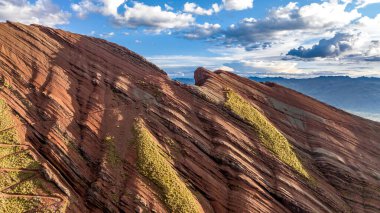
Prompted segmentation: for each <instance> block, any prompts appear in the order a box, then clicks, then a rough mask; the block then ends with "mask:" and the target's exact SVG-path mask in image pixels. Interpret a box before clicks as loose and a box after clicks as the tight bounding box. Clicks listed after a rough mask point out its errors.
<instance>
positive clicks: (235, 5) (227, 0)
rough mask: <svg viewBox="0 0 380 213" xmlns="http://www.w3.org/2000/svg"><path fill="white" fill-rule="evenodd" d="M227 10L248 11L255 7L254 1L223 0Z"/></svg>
mask: <svg viewBox="0 0 380 213" xmlns="http://www.w3.org/2000/svg"><path fill="white" fill-rule="evenodd" d="M223 7H224V9H226V10H246V9H249V8H252V7H253V0H223Z"/></svg>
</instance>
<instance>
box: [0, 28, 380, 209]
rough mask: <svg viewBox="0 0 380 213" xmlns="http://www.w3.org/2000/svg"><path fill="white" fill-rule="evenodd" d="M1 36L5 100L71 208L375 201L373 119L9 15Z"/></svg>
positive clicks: (345, 205)
mask: <svg viewBox="0 0 380 213" xmlns="http://www.w3.org/2000/svg"><path fill="white" fill-rule="evenodd" d="M0 41H1V47H0V65H1V68H0V72H1V73H0V75H1V79H2V80H1V82H0V86H1V92H0V99H2V100H4V101H5V102H6V104H7V105H8V106H9V109H10V110H9V113H11V114H13V116H12V117H13V119H14V120H15V122H18V123H22V125H18V126H15V127H12V126H11V127H12V129H11V130H12V131H17V134H18V135H20V136H21V138H23V140H22V143H23V144H25V145H27V146H31V147H33V150H35V152H38V153H39V155H40V156H41V157H42V158H43V159H42V160H39V159H36V158H33V159H35V160H37V161H38V162H48V163H47V164H43V163H41V165H42V168H41V173H49V174H51V175H50V176H48V177H50V178H48V177H47V178H46V180H44V182H43V183H45V182H52V183H54V186H57V187H55V189H54V190H55V193H56V194H57V195H58V194H59V195H60V196H62V197H63V198H64V199H65V200H67V203H66V207H65V211H66V212H78V211H80V212H132V211H135V212H146V211H154V212H173V211H174V212H191V211H193V210H194V209H196V210H195V211H198V212H349V211H362V212H376V211H379V210H380V206H379V203H380V202H379V200H380V191H378V189H380V184H379V180H380V171H379V170H378V166H377V165H379V164H380V161H379V158H378V156H379V155H380V142H379V138H380V131H379V130H380V124H379V123H377V122H371V121H368V120H365V119H361V118H359V117H356V116H352V115H351V114H349V113H345V112H343V111H341V110H337V109H335V108H332V107H330V106H328V105H326V104H323V103H321V102H319V101H316V100H314V99H312V98H309V97H306V96H304V95H302V94H300V93H297V92H294V91H292V90H290V89H287V88H285V87H282V86H278V85H276V84H263V83H258V82H254V81H251V80H249V79H245V78H242V77H239V76H237V75H235V74H233V73H228V72H224V71H216V72H211V71H209V70H207V69H204V68H199V69H197V70H196V71H195V74H194V75H195V76H194V78H195V82H196V85H195V86H190V85H184V84H181V83H179V82H175V81H172V80H170V79H169V77H168V75H167V74H166V73H165V72H163V71H162V70H161V69H159V68H158V67H157V66H155V65H153V64H151V63H149V62H147V61H146V60H145V59H144V58H143V57H141V56H138V55H137V54H135V53H133V52H131V51H130V50H128V49H126V48H124V47H120V46H117V45H116V44H113V43H109V42H107V41H105V40H100V39H95V38H91V37H87V36H81V35H78V34H72V33H69V32H65V31H62V30H56V29H51V28H46V27H43V26H37V25H32V26H26V25H22V24H18V23H9V22H8V23H3V24H0ZM228 91H229V92H230V94H233V97H237V98H236V99H228ZM229 100H230V101H231V102H228V101H229ZM234 100H244V101H238V102H239V103H238V104H236V105H235V104H234V102H233V101H234ZM240 102H242V103H244V104H243V105H241V103H240ZM239 109H244V110H239ZM245 112H249V113H247V114H245ZM16 115H17V116H16ZM259 124H264V125H265V126H266V127H267V128H261V127H260V125H259ZM8 131H9V130H6V131H5V132H8ZM2 140H3V142H4V141H5V142H7V140H8V139H6V138H5V139H2ZM8 142H9V141H8ZM282 150H287V151H286V152H282ZM147 153H148V154H147ZM284 153H285V154H284ZM14 155H15V153H10V156H14ZM32 157H33V156H32ZM7 158H8V156H5V158H4V159H7ZM152 159H155V160H152ZM292 162H296V164H294V163H292ZM0 165H1V164H0ZM297 165H298V166H297ZM300 167H301V168H303V169H304V171H306V173H304V172H302V170H300V169H299V168H300ZM3 169H4V168H3ZM39 171H40V170H39ZM47 171H50V172H47ZM157 174H162V175H157ZM7 175H8V174H7ZM7 175H6V176H7ZM2 177H5V176H2ZM51 177H54V178H51ZM167 180H170V181H167ZM24 181H25V180H21V181H20V183H23V182H24ZM358 191H360V194H358ZM37 192H39V191H38V190H37ZM2 193H3V194H4V193H5V192H2ZM3 194H2V195H3ZM173 195H176V196H173ZM16 196H22V195H16ZM28 199H29V198H28ZM7 200H8V198H4V197H0V201H1V202H3V201H4V202H5V201H7ZM29 201H30V200H29ZM41 203H42V204H41ZM49 204H51V203H49V202H48V201H45V200H41V201H40V203H33V205H43V206H49ZM18 205H23V203H18ZM54 205H55V206H56V208H57V209H60V208H62V207H63V206H62V205H61V204H54ZM43 206H42V207H33V206H32V207H29V206H23V207H24V208H31V209H29V210H33V209H36V208H44V207H43ZM8 207H9V206H8ZM11 207H12V206H10V207H9V208H11Z"/></svg>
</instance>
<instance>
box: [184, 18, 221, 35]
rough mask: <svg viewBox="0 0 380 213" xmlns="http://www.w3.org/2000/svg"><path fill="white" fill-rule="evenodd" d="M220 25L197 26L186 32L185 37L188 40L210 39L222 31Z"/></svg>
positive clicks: (205, 24) (206, 24)
mask: <svg viewBox="0 0 380 213" xmlns="http://www.w3.org/2000/svg"><path fill="white" fill-rule="evenodd" d="M221 27H222V26H221V25H220V24H210V23H207V22H206V23H204V24H195V25H193V26H192V27H190V29H188V30H186V31H185V32H182V33H183V36H184V37H185V38H187V39H205V38H206V39H208V38H210V37H212V35H214V34H217V33H218V32H219V31H220V30H221Z"/></svg>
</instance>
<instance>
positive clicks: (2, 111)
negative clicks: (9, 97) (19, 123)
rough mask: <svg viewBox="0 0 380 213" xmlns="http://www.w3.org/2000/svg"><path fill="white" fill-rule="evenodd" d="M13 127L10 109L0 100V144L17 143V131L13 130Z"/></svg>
mask: <svg viewBox="0 0 380 213" xmlns="http://www.w3.org/2000/svg"><path fill="white" fill-rule="evenodd" d="M14 125H15V122H14V120H13V118H12V114H11V111H10V108H9V107H8V105H7V104H6V103H5V101H4V100H2V99H0V143H6V144H18V143H19V139H18V136H17V130H16V129H15V128H12V127H13V126H14ZM3 130H6V131H3Z"/></svg>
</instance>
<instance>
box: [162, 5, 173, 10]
mask: <svg viewBox="0 0 380 213" xmlns="http://www.w3.org/2000/svg"><path fill="white" fill-rule="evenodd" d="M164 6H165V9H166V10H168V11H169V10H174V8H173V7H171V6H170V5H168V4H165V5H164Z"/></svg>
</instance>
